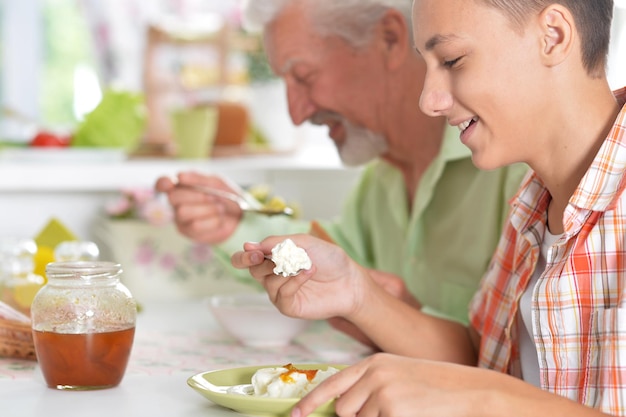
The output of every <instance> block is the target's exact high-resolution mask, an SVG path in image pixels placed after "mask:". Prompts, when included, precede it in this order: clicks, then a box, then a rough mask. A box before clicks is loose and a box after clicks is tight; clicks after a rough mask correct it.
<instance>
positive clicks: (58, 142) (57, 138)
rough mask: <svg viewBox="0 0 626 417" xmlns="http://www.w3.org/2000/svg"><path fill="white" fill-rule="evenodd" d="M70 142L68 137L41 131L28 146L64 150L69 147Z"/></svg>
mask: <svg viewBox="0 0 626 417" xmlns="http://www.w3.org/2000/svg"><path fill="white" fill-rule="evenodd" d="M70 141H71V137H70V136H67V135H58V134H55V133H51V132H46V131H41V132H39V133H37V134H36V135H35V137H34V138H33V139H32V140H31V141H30V146H43V147H57V148H64V147H66V146H69V145H70Z"/></svg>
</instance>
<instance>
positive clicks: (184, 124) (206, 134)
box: [172, 106, 218, 159]
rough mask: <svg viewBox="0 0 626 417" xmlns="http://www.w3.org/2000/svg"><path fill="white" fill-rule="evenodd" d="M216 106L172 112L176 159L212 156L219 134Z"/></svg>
mask: <svg viewBox="0 0 626 417" xmlns="http://www.w3.org/2000/svg"><path fill="white" fill-rule="evenodd" d="M217 122H218V109H217V107H216V106H196V107H191V108H186V109H179V110H175V111H174V112H172V133H173V136H174V145H175V149H176V157H177V158H181V159H198V158H208V157H210V156H211V150H212V148H213V142H214V141H215V134H216V133H217Z"/></svg>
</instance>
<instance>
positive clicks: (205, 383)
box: [187, 364, 346, 417]
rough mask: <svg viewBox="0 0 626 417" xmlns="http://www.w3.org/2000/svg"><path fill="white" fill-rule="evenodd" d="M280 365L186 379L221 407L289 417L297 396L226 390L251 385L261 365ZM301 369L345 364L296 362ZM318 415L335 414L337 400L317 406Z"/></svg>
mask: <svg viewBox="0 0 626 417" xmlns="http://www.w3.org/2000/svg"><path fill="white" fill-rule="evenodd" d="M284 365H285V364H281V365H263V366H247V367H242V368H232V369H223V370H218V371H208V372H202V373H199V374H196V375H194V376H192V377H190V378H189V379H187V384H188V385H189V386H190V387H191V388H193V389H194V390H195V391H196V392H198V393H199V394H200V395H202V396H203V397H205V398H207V399H209V400H211V401H213V402H214V403H215V404H218V405H221V406H222V407H226V408H230V409H231V410H235V411H237V412H239V413H243V414H250V415H256V416H274V417H275V416H288V415H289V413H290V412H291V409H292V408H293V406H294V405H295V404H296V403H297V402H298V398H265V397H255V396H253V395H244V394H229V393H224V388H223V387H225V386H232V385H241V384H249V383H250V381H251V380H252V375H253V374H254V373H255V372H256V371H258V370H259V369H261V368H276V367H281V366H284ZM294 366H295V367H296V368H299V369H327V368H328V367H329V366H332V367H334V368H337V369H342V368H345V367H346V365H333V364H294ZM312 415H315V416H319V417H323V416H334V415H335V405H334V401H329V402H327V403H326V404H323V405H322V406H320V407H318V408H317V410H315V413H314V414H312Z"/></svg>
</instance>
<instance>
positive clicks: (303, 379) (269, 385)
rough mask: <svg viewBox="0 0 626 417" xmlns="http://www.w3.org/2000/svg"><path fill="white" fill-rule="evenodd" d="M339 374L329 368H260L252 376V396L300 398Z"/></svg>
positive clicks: (286, 366)
mask: <svg viewBox="0 0 626 417" xmlns="http://www.w3.org/2000/svg"><path fill="white" fill-rule="evenodd" d="M337 372H339V369H337V368H333V367H332V366H329V367H328V368H327V369H326V370H322V369H310V370H309V369H307V370H305V369H298V368H296V367H294V366H293V365H291V364H289V365H285V366H284V367H279V368H262V369H259V370H258V371H256V372H255V373H254V375H252V387H253V388H254V395H255V396H258V397H268V398H301V397H303V396H304V395H306V394H307V393H309V392H310V391H311V390H312V389H313V388H315V387H316V386H317V385H319V383H320V382H322V381H323V380H325V379H326V378H328V377H329V376H331V375H333V374H336V373H337Z"/></svg>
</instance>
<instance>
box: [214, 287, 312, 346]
mask: <svg viewBox="0 0 626 417" xmlns="http://www.w3.org/2000/svg"><path fill="white" fill-rule="evenodd" d="M208 304H209V308H210V310H211V312H212V313H213V315H214V316H215V319H216V320H217V321H218V322H219V324H220V325H221V326H222V327H223V328H224V330H225V331H226V332H228V333H229V334H230V335H231V336H233V337H234V338H235V339H237V340H238V341H239V342H240V343H241V344H243V345H246V346H254V347H276V346H285V345H288V344H290V343H291V341H292V340H293V339H294V338H295V337H296V336H298V335H299V334H300V333H302V332H303V331H304V330H306V328H307V327H308V326H309V325H310V323H311V322H310V321H309V320H302V319H296V318H292V317H287V316H285V315H283V314H282V313H281V312H280V311H278V309H277V308H276V307H275V306H274V305H273V304H272V302H271V301H270V300H269V298H268V296H267V294H266V293H264V292H263V293H241V294H228V295H214V296H211V297H209V298H208Z"/></svg>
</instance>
